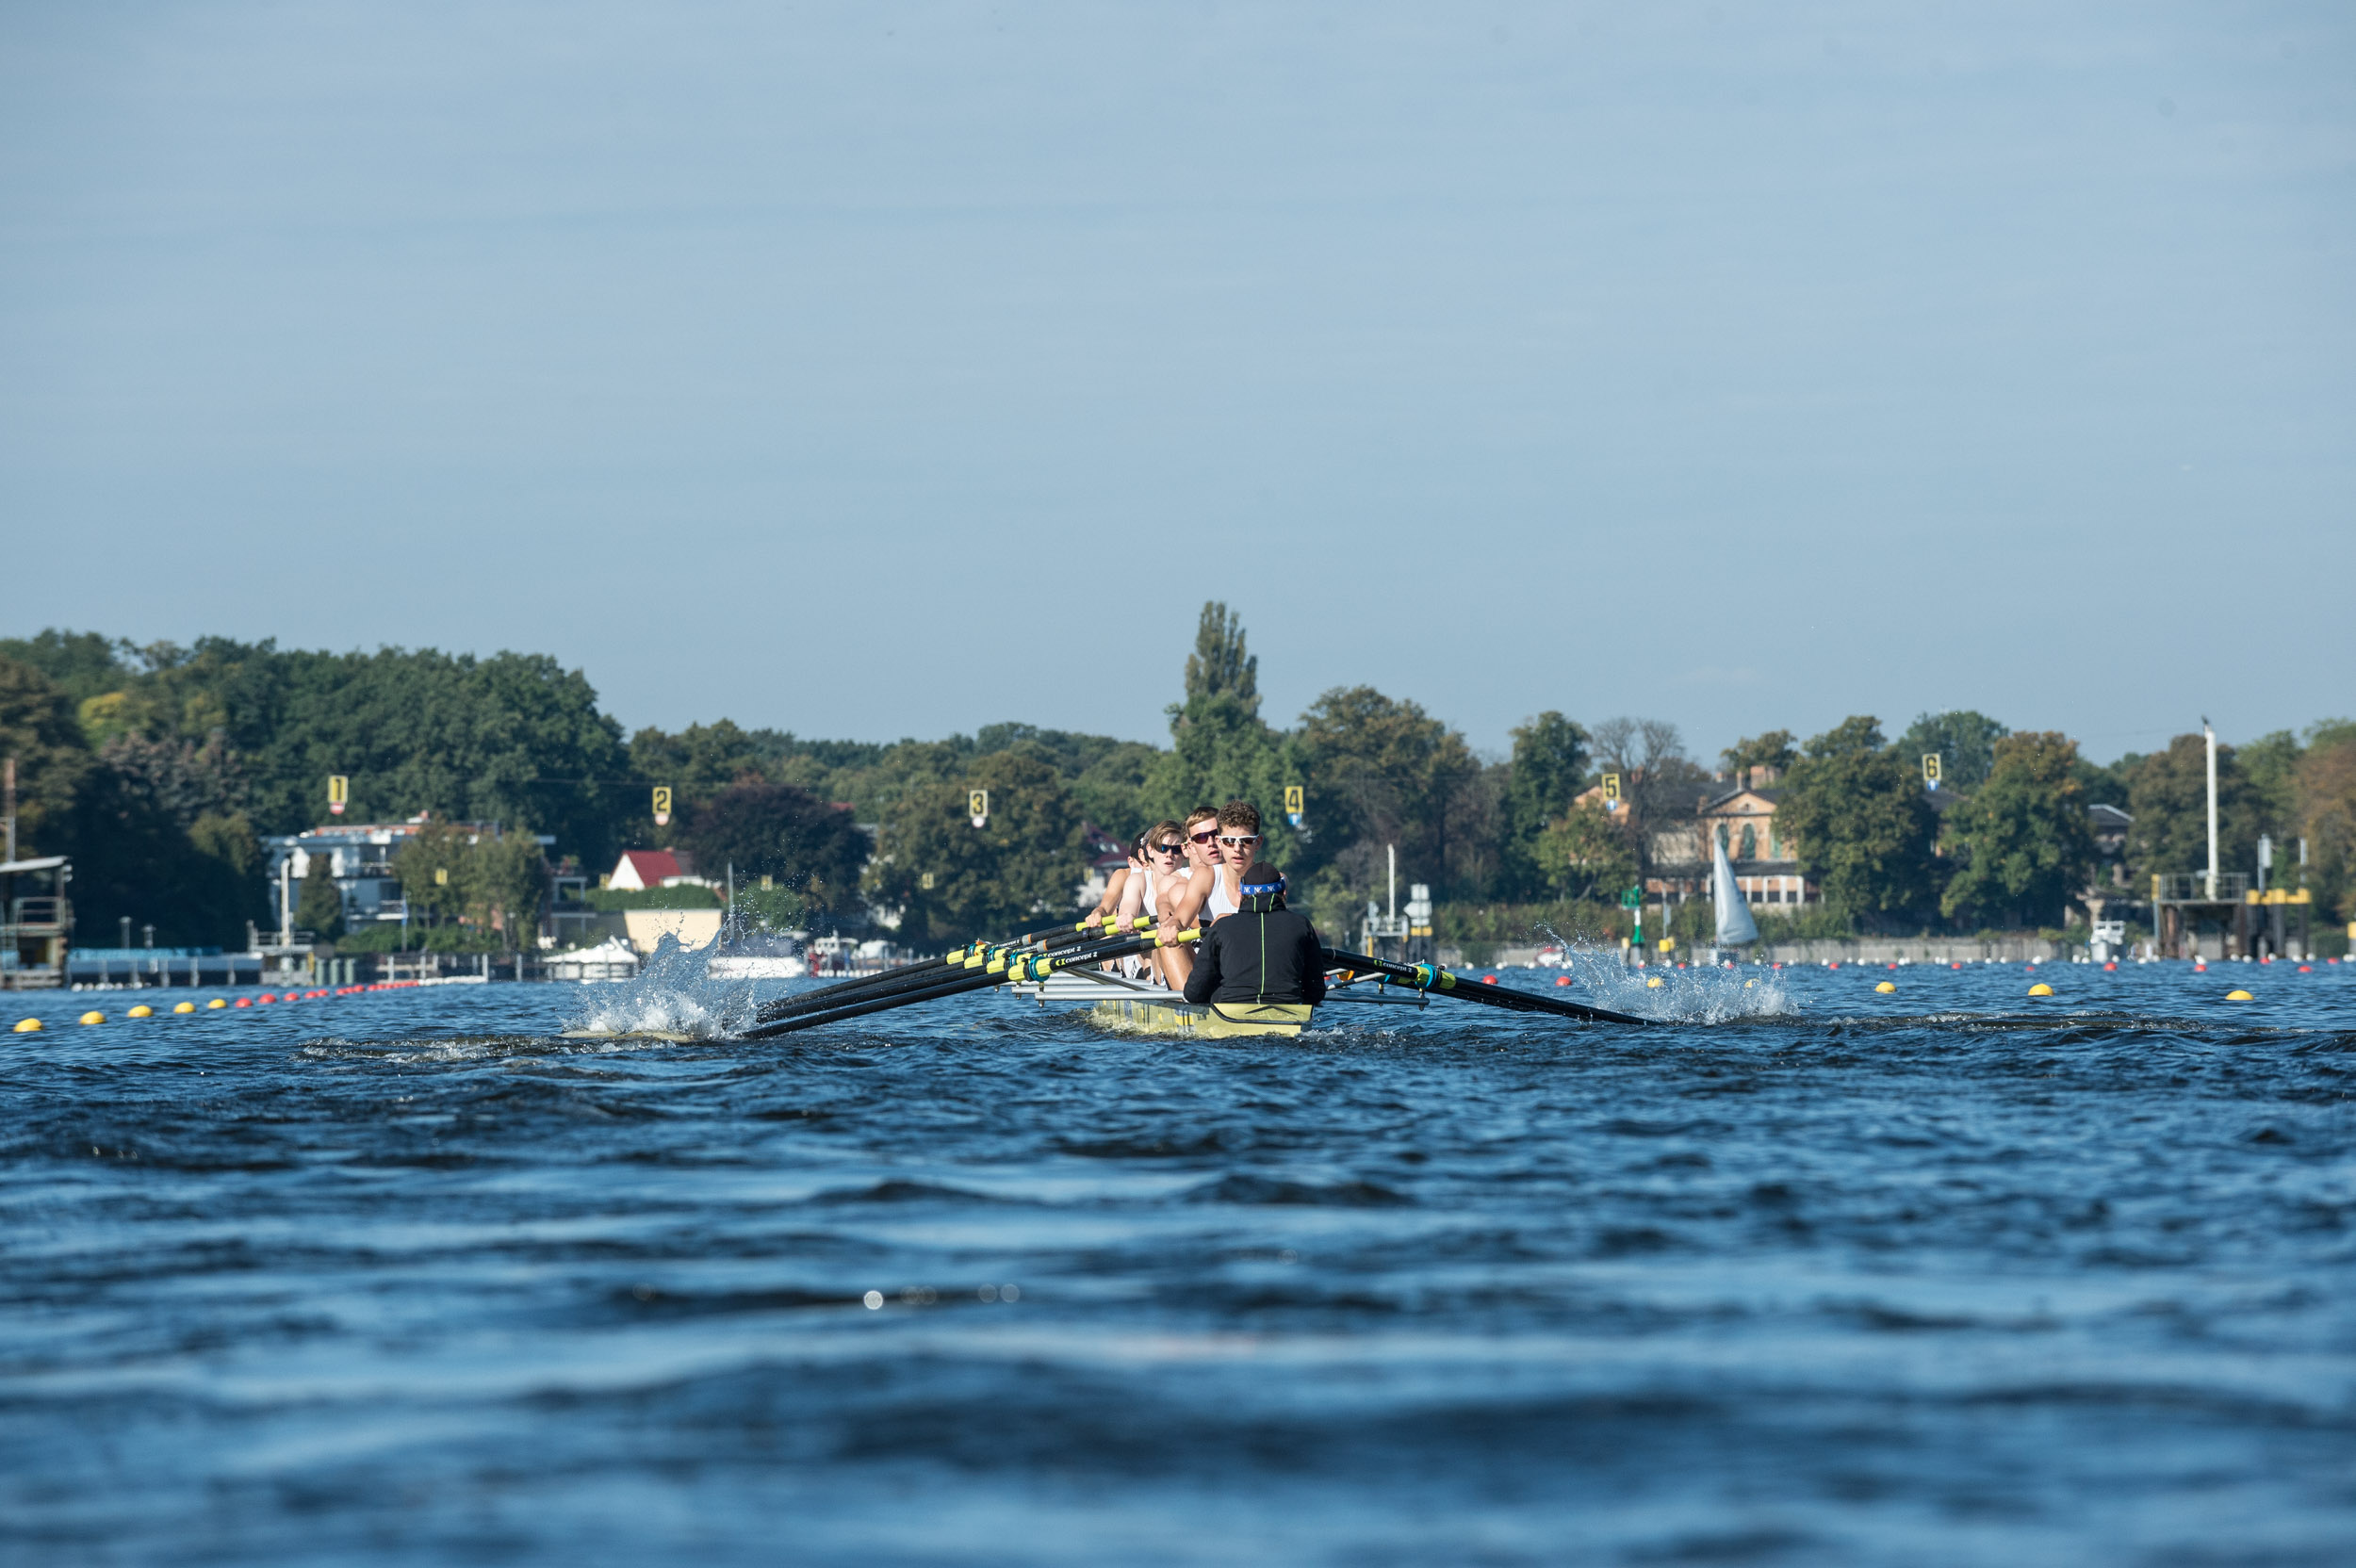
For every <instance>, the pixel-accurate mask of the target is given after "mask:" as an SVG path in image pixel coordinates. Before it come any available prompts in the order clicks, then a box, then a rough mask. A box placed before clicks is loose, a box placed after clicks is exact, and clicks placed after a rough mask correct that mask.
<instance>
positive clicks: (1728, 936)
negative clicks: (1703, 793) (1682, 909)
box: [1710, 836, 1759, 947]
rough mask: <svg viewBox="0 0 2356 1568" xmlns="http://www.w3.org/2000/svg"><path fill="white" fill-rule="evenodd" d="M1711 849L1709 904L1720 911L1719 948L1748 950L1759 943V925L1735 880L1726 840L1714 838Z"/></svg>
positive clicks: (1711, 841)
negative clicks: (1748, 947) (1754, 943)
mask: <svg viewBox="0 0 2356 1568" xmlns="http://www.w3.org/2000/svg"><path fill="white" fill-rule="evenodd" d="M1710 903H1711V904H1713V905H1715V906H1717V909H1718V945H1719V946H1720V947H1746V946H1748V945H1749V944H1751V943H1752V942H1755V941H1757V940H1759V922H1757V921H1755V920H1753V919H1751V906H1750V902H1749V901H1748V900H1747V899H1745V898H1744V897H1743V896H1742V888H1741V886H1740V885H1739V884H1737V883H1736V882H1735V880H1734V862H1732V861H1731V860H1728V859H1727V858H1726V840H1724V839H1721V838H1717V837H1715V836H1713V837H1712V838H1711V840H1710Z"/></svg>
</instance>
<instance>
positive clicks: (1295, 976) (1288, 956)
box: [1186, 860, 1325, 1005]
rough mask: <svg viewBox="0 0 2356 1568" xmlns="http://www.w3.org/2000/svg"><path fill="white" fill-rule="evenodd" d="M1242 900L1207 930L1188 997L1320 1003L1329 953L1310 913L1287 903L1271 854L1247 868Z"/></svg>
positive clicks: (1240, 890)
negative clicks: (1225, 916) (1320, 939)
mask: <svg viewBox="0 0 2356 1568" xmlns="http://www.w3.org/2000/svg"><path fill="white" fill-rule="evenodd" d="M1236 890H1237V892H1238V894H1239V895H1240V899H1241V905H1242V907H1240V908H1238V909H1237V910H1236V911H1235V914H1234V915H1232V916H1230V917H1229V918H1228V919H1225V920H1222V921H1220V922H1219V923H1218V924H1216V925H1214V926H1212V927H1211V928H1210V929H1209V930H1208V931H1205V932H1204V933H1203V941H1202V945H1201V946H1200V947H1199V948H1198V949H1197V950H1196V954H1195V964H1194V971H1193V972H1192V973H1191V974H1189V975H1187V977H1186V1000H1187V1001H1189V1002H1198V1003H1199V1002H1209V1003H1227V1004H1231V1005H1234V1004H1244V1003H1250V1004H1254V1005H1266V1004H1270V1003H1274V1004H1279V1005H1300V1004H1301V1003H1308V1004H1311V1005H1315V1004H1317V1003H1319V1002H1322V1001H1324V1000H1325V954H1324V950H1323V948H1322V947H1321V945H1320V944H1319V943H1318V941H1317V927H1316V926H1314V925H1311V924H1310V923H1309V920H1308V917H1307V916H1305V915H1297V914H1295V913H1293V912H1292V911H1291V910H1290V909H1287V908H1285V907H1284V874H1283V873H1282V872H1280V871H1278V870H1277V869H1276V868H1275V867H1274V866H1271V865H1269V864H1268V862H1267V861H1266V860H1255V861H1253V862H1252V864H1251V865H1249V866H1247V867H1245V868H1244V870H1243V872H1242V874H1241V877H1240V880H1239V882H1238V884H1237V888H1236Z"/></svg>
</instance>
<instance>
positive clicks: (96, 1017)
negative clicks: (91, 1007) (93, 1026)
mask: <svg viewBox="0 0 2356 1568" xmlns="http://www.w3.org/2000/svg"><path fill="white" fill-rule="evenodd" d="M82 1021H83V1022H84V1023H104V1022H106V1014H104V1013H84V1014H83V1015H82Z"/></svg>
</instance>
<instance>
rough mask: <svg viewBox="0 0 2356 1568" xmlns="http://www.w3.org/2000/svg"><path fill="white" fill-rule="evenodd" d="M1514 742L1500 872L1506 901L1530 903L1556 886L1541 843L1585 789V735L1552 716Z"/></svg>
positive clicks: (1519, 732) (1524, 729)
mask: <svg viewBox="0 0 2356 1568" xmlns="http://www.w3.org/2000/svg"><path fill="white" fill-rule="evenodd" d="M1508 768H1509V772H1508V773H1507V776H1506V782H1505V811H1504V824H1503V825H1504V828H1505V837H1506V843H1505V845H1504V848H1503V852H1502V854H1501V855H1500V857H1499V858H1500V860H1501V861H1502V865H1501V867H1500V870H1501V872H1502V876H1503V881H1504V884H1505V890H1506V891H1507V893H1508V895H1509V896H1512V897H1516V898H1527V897H1530V896H1533V895H1535V894H1537V893H1539V892H1541V891H1543V890H1546V889H1547V888H1549V887H1551V886H1553V885H1554V884H1553V882H1552V879H1551V876H1550V868H1549V867H1547V866H1546V852H1544V851H1542V850H1541V848H1540V846H1539V841H1540V840H1541V839H1542V838H1544V837H1545V836H1546V832H1547V831H1548V829H1549V828H1550V827H1551V826H1552V825H1554V824H1555V823H1558V822H1560V821H1561V820H1562V818H1563V817H1564V816H1565V815H1567V814H1568V813H1569V811H1570V809H1571V807H1572V805H1573V803H1574V802H1576V801H1577V800H1578V799H1579V792H1580V791H1582V790H1584V789H1586V788H1587V731H1585V730H1584V729H1581V728H1580V727H1579V726H1578V725H1576V724H1573V723H1572V722H1571V721H1570V720H1568V719H1566V718H1564V717H1563V716H1562V714H1560V713H1557V712H1554V711H1551V710H1549V711H1546V712H1544V713H1541V714H1539V715H1538V716H1537V717H1536V718H1534V719H1531V720H1530V722H1529V723H1528V724H1525V725H1522V726H1520V727H1517V728H1515V729H1514V730H1513V760H1512V761H1511V762H1510V763H1509V764H1508Z"/></svg>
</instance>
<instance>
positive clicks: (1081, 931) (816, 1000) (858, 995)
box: [753, 915, 1153, 1023]
mask: <svg viewBox="0 0 2356 1568" xmlns="http://www.w3.org/2000/svg"><path fill="white" fill-rule="evenodd" d="M1120 926H1121V918H1120V917H1119V916H1118V915H1106V916H1104V918H1103V919H1101V920H1084V921H1081V922H1079V923H1077V924H1074V925H1057V926H1051V927H1050V928H1049V929H1047V930H1045V931H1034V932H1031V933H1030V934H1029V935H1027V936H1022V937H1017V938H1016V939H1014V940H1012V941H1010V942H973V943H969V944H968V945H966V946H964V947H958V948H952V949H950V951H949V952H948V953H947V954H945V955H944V956H941V957H939V958H927V959H924V961H923V962H921V963H914V964H901V965H899V966H897V967H896V968H893V969H888V970H884V971H883V972H880V973H876V974H862V975H859V977H858V978H856V979H852V980H838V981H836V982H835V983H834V984H833V985H831V986H826V987H823V988H820V989H818V990H814V991H804V992H802V993H801V994H800V995H798V996H787V997H779V998H778V999H777V1000H776V1001H774V1002H765V1003H763V1004H761V1006H760V1008H758V1009H757V1010H756V1011H755V1012H754V1014H753V1018H754V1021H756V1022H760V1023H774V1022H776V1021H777V1020H778V1019H781V1018H793V1017H795V1016H797V1015H799V1014H802V1013H809V1012H819V1011H824V1010H826V1009H827V1008H832V1007H840V1006H843V1005H846V1004H848V1003H850V1002H854V1001H863V1000H866V999H867V998H870V997H873V996H877V995H881V994H883V993H885V992H890V991H898V990H902V989H905V988H908V987H909V986H915V985H925V986H929V985H937V984H939V983H940V982H941V981H943V980H946V979H950V978H952V977H953V975H955V974H970V973H972V972H973V971H975V970H977V969H980V968H982V967H983V966H985V965H986V964H988V963H989V962H990V959H991V958H992V957H1004V956H1009V955H1012V954H1016V953H1021V952H1023V951H1026V950H1028V949H1031V948H1039V949H1043V950H1046V951H1053V950H1055V949H1056V948H1060V947H1069V946H1071V945H1072V943H1074V942H1082V941H1087V940H1089V939H1091V934H1093V936H1094V938H1096V939H1102V938H1104V937H1106V936H1110V935H1112V934H1113V933H1114V932H1116V931H1117V930H1119V929H1120ZM1152 927H1153V917H1152V916H1150V915H1139V916H1137V919H1136V920H1135V921H1133V922H1132V923H1131V924H1130V929H1131V930H1135V931H1142V930H1150V929H1151V928H1152Z"/></svg>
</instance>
